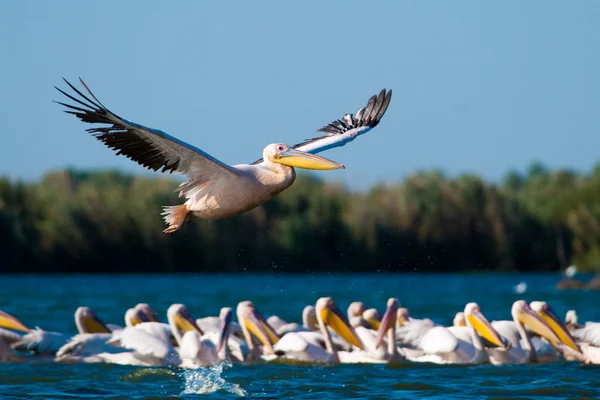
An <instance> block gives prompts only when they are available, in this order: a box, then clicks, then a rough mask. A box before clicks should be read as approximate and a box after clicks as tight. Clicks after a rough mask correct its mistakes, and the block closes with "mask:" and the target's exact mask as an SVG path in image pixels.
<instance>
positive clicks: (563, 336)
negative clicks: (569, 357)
mask: <svg viewBox="0 0 600 400" xmlns="http://www.w3.org/2000/svg"><path fill="white" fill-rule="evenodd" d="M532 312H535V311H533V310H532ZM538 313H539V315H540V317H542V319H543V320H544V321H545V322H546V324H548V326H549V327H550V329H552V332H554V333H555V334H556V336H558V338H559V339H560V341H561V342H562V343H564V344H565V345H567V346H569V347H570V348H571V349H573V350H575V351H577V352H580V353H581V349H580V348H579V346H578V345H577V343H576V342H575V339H573V336H571V334H570V333H569V331H568V330H567V329H566V328H565V326H564V325H563V323H562V322H561V321H560V320H559V319H558V318H557V317H556V315H555V314H554V312H553V311H552V309H551V308H550V306H549V305H547V304H544V306H543V307H542V309H541V310H540V311H539V312H538ZM548 339H550V338H548ZM552 344H554V342H552Z"/></svg>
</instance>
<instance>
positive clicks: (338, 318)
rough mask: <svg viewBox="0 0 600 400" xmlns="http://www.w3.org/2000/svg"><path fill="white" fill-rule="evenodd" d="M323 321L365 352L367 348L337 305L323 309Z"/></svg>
mask: <svg viewBox="0 0 600 400" xmlns="http://www.w3.org/2000/svg"><path fill="white" fill-rule="evenodd" d="M321 319H322V320H323V323H325V325H328V326H330V327H331V329H333V330H334V331H335V333H337V334H338V335H340V337H341V338H342V339H344V340H345V341H346V342H348V343H350V344H351V345H353V346H356V347H358V348H359V349H361V350H364V348H365V347H364V346H363V344H362V342H361V341H360V338H359V337H358V336H356V332H355V331H354V329H353V328H352V326H350V323H349V322H348V320H347V319H346V317H345V316H344V314H342V312H341V311H340V309H339V308H338V307H337V306H336V305H334V306H331V305H328V306H326V307H323V308H322V309H321Z"/></svg>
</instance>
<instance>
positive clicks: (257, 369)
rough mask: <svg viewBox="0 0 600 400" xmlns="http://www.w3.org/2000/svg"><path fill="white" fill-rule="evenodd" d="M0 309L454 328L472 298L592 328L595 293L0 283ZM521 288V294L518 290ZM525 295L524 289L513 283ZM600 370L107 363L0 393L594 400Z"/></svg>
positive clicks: (345, 282) (364, 281)
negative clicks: (315, 318) (371, 318)
mask: <svg viewBox="0 0 600 400" xmlns="http://www.w3.org/2000/svg"><path fill="white" fill-rule="evenodd" d="M0 279H1V280H2V283H3V285H2V291H1V292H0V308H1V309H3V310H4V311H6V312H9V313H11V314H13V315H15V316H17V317H18V318H19V319H21V321H23V322H24V323H25V324H27V325H29V326H32V327H33V326H36V325H37V326H40V327H41V328H43V329H46V330H53V331H59V332H65V333H69V334H74V333H75V332H76V327H75V322H74V320H73V313H74V311H75V309H76V308H77V307H78V306H80V305H87V306H90V307H92V308H93V309H94V310H96V312H97V313H98V314H99V315H100V317H101V318H102V319H103V320H104V321H105V322H109V323H116V324H120V325H123V324H124V322H123V316H124V312H125V310H126V309H127V308H129V307H132V306H134V305H135V304H137V303H138V302H147V303H150V304H151V305H152V306H153V307H154V308H155V309H156V310H157V311H158V312H159V315H160V317H161V318H163V319H166V318H165V312H166V309H167V308H168V306H169V305H170V304H172V303H184V304H186V306H187V307H188V308H189V310H190V311H191V312H192V314H193V315H194V316H195V317H202V316H207V315H218V313H219V310H220V308H221V307H223V306H230V307H233V308H234V309H235V306H236V305H237V303H238V302H239V301H242V300H252V301H253V302H254V303H255V304H256V305H257V307H259V308H260V309H261V311H262V312H263V314H265V316H269V315H271V314H276V315H279V316H280V317H282V318H284V319H286V320H295V321H299V320H300V316H301V312H302V309H303V308H304V306H305V305H306V304H314V303H315V301H316V300H317V299H318V298H319V297H321V296H331V297H333V299H334V300H335V301H336V302H337V303H338V305H339V306H340V308H342V310H345V309H346V307H347V306H348V305H349V304H350V302H351V301H354V300H361V301H363V302H365V303H366V305H367V306H368V307H376V308H378V309H379V310H380V311H381V312H383V311H384V308H385V302H386V300H387V299H388V298H389V297H391V296H394V297H398V298H399V299H400V302H401V304H402V305H403V306H406V307H408V308H409V310H410V312H411V313H412V314H413V315H414V316H416V317H418V318H419V317H429V318H431V319H433V320H434V321H436V322H438V323H443V324H446V325H450V324H451V323H452V318H453V317H454V314H455V313H456V312H457V311H460V310H462V309H463V308H464V306H465V304H466V303H467V302H470V301H476V302H477V303H478V304H479V305H480V306H481V308H482V310H483V312H484V314H485V315H486V316H487V317H488V319H490V320H494V319H509V318H510V307H511V305H512V303H513V302H514V301H515V300H518V299H525V300H527V301H532V300H546V301H548V302H549V303H550V305H551V306H552V307H553V308H554V310H555V312H556V313H557V314H558V315H559V316H560V317H561V318H563V317H564V314H565V312H566V311H567V310H568V309H576V310H577V312H578V314H579V317H580V319H581V320H582V321H585V320H594V321H600V308H599V307H598V306H597V305H598V304H600V292H591V291H558V290H556V289H555V288H554V285H555V283H556V282H557V281H558V280H559V279H560V277H559V276H558V275H555V274H546V275H523V274H519V275H516V274H515V275H506V274H504V275H500V274H469V275H453V274H427V275H416V274H414V275H412V274H405V275H400V274H398V275H394V274H376V273H374V274H348V275H318V274H312V275H310V276H308V275H276V274H247V275H168V276H158V275H150V276H147V275H126V276H118V275H106V276H84V275H79V276H43V277H38V276H17V277H7V276H3V277H0ZM521 282H524V283H526V287H527V288H526V291H525V292H524V293H516V291H517V290H516V289H515V287H516V286H517V285H518V284H519V283H521ZM521 286H523V285H521ZM598 378H600V366H588V365H580V364H577V363H565V362H561V363H554V364H548V365H526V366H503V367H494V366H490V365H481V366H469V367H464V366H437V365H421V364H419V365H414V364H406V365H401V366H398V367H388V366H383V365H336V366H319V367H317V366H310V367H308V366H290V365H253V366H238V365H235V366H233V367H227V366H223V365H221V366H216V367H214V368H212V369H202V370H198V371H183V370H179V369H169V368H136V367H124V366H113V365H105V364H87V365H64V364H54V363H47V362H35V363H25V364H0V396H4V397H7V398H102V399H110V398H123V399H125V398H165V397H167V398H169V397H170V398H188V397H198V396H203V397H206V396H208V397H209V398H210V397H214V398H238V397H240V396H247V397H251V398H286V397H288V398H289V397H291V398H301V399H303V398H304V399H320V398H380V399H390V398H417V397H424V396H428V397H438V398H461V397H462V398H486V399H489V398H507V397H518V398H566V397H570V398H598V397H600V380H599V379H598Z"/></svg>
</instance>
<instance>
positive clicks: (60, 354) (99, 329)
mask: <svg viewBox="0 0 600 400" xmlns="http://www.w3.org/2000/svg"><path fill="white" fill-rule="evenodd" d="M81 315H86V316H87V318H81ZM125 315H126V318H125V322H126V325H131V326H135V325H138V324H140V323H143V322H147V321H148V319H147V317H146V315H145V314H144V313H143V312H141V310H139V309H135V308H131V309H129V310H127V312H126V313H125ZM75 324H76V325H77V329H78V330H79V332H80V333H79V334H77V335H75V336H73V337H72V338H70V339H69V341H68V342H67V343H65V344H64V345H63V346H61V347H60V348H59V349H58V351H57V352H56V361H61V362H101V361H103V360H102V359H100V358H98V357H97V355H98V354H100V353H120V352H124V351H125V349H123V348H120V347H118V346H114V345H112V344H111V343H108V340H109V339H111V338H112V337H113V334H114V333H117V332H121V331H123V330H124V329H127V328H120V329H115V330H113V329H111V328H110V326H109V325H107V324H105V323H104V322H103V321H102V320H101V319H100V318H99V317H98V316H97V315H96V313H95V312H94V311H92V310H91V309H90V308H89V307H79V308H78V309H77V311H76V312H75Z"/></svg>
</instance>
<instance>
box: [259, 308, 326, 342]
mask: <svg viewBox="0 0 600 400" xmlns="http://www.w3.org/2000/svg"><path fill="white" fill-rule="evenodd" d="M267 322H268V324H269V325H270V326H271V327H273V329H275V332H277V334H278V335H279V336H280V337H282V336H283V335H285V334H286V333H289V332H312V331H314V330H316V329H319V325H318V321H317V313H316V311H315V306H311V305H308V306H306V307H304V309H303V310H302V325H300V324H298V323H297V322H287V321H285V320H283V319H281V318H279V317H278V316H276V315H271V316H270V317H269V318H267Z"/></svg>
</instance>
